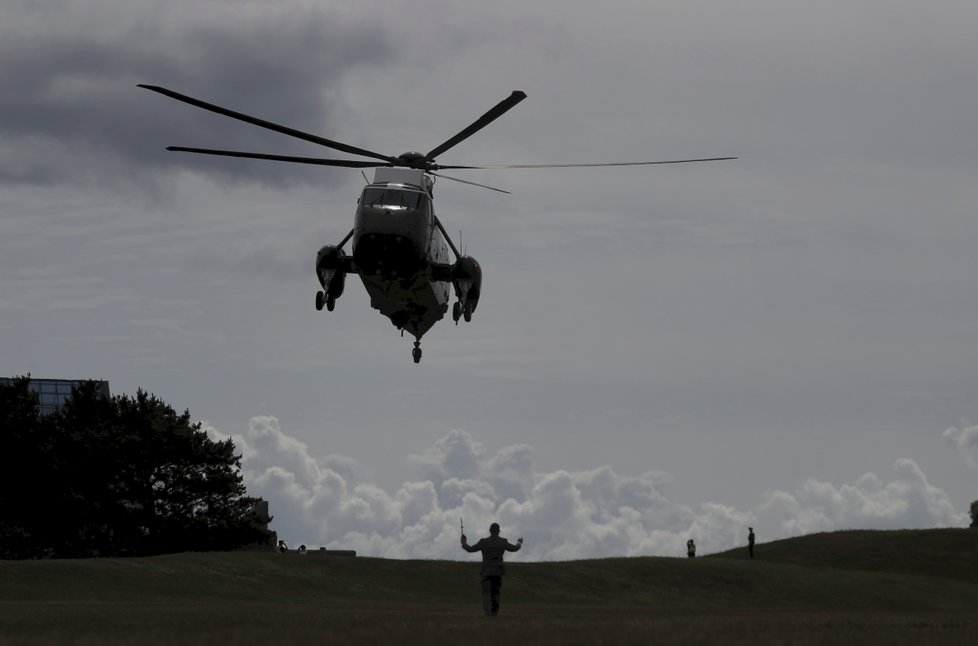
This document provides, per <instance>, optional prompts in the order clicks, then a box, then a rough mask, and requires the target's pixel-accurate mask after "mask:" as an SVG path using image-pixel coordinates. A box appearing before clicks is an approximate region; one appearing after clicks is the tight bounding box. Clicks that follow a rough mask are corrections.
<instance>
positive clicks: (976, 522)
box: [971, 500, 978, 527]
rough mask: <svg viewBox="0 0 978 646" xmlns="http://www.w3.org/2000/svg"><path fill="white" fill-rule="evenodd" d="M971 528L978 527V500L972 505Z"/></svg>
mask: <svg viewBox="0 0 978 646" xmlns="http://www.w3.org/2000/svg"><path fill="white" fill-rule="evenodd" d="M971 526H972V527H978V500H976V501H974V502H973V503H971Z"/></svg>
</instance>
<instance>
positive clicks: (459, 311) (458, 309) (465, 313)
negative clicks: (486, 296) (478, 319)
mask: <svg viewBox="0 0 978 646" xmlns="http://www.w3.org/2000/svg"><path fill="white" fill-rule="evenodd" d="M463 317H464V318H465V322H466V323H469V322H471V321H472V306H471V305H470V304H469V302H468V301H466V303H465V305H462V304H461V303H459V302H458V301H455V305H453V306H452V320H453V321H455V325H458V320H459V319H460V318H463Z"/></svg>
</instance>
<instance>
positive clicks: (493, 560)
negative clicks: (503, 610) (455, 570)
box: [462, 523, 523, 617]
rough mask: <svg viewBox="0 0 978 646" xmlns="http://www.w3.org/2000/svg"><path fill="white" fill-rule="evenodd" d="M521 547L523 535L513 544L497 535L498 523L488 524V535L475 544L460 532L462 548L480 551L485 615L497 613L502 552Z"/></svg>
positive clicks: (501, 584) (504, 568) (493, 615)
mask: <svg viewBox="0 0 978 646" xmlns="http://www.w3.org/2000/svg"><path fill="white" fill-rule="evenodd" d="M521 547H523V537H522V536H520V537H519V538H518V539H516V544H515V545H513V544H512V543H510V542H509V541H507V540H506V539H505V538H503V537H501V536H500V535H499V523H493V524H492V525H490V526H489V536H486V537H485V538H480V539H479V542H478V543H476V544H475V545H469V543H468V540H467V539H466V538H465V534H462V549H463V550H465V551H466V552H482V568H480V569H479V574H480V575H481V576H482V609H483V610H484V611H485V613H486V616H487V617H495V616H496V615H498V614H499V591H500V589H501V588H502V586H503V575H504V574H505V573H506V567H505V566H504V565H503V554H504V553H506V552H517V551H519V549H520V548H521Z"/></svg>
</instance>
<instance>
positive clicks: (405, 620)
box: [0, 529, 978, 646]
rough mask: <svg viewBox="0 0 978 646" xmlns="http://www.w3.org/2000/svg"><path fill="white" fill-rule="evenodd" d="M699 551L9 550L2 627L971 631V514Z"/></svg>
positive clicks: (961, 637) (538, 633) (249, 632)
mask: <svg viewBox="0 0 978 646" xmlns="http://www.w3.org/2000/svg"><path fill="white" fill-rule="evenodd" d="M756 554H757V558H756V559H754V560H753V561H751V560H748V559H746V550H745V549H738V550H733V551H731V552H727V553H723V554H716V555H711V556H708V557H706V558H697V559H692V560H690V559H675V558H615V559H598V560H587V561H570V562H550V563H520V562H518V561H515V562H512V563H511V564H510V565H508V566H507V567H508V574H507V577H506V579H505V581H504V586H503V598H502V601H503V607H502V612H501V614H500V616H499V617H496V618H486V617H484V616H482V610H481V603H480V596H479V594H480V593H479V580H478V574H477V572H478V565H477V564H476V563H475V562H451V561H393V560H384V559H372V558H349V557H336V556H322V555H319V554H315V553H312V554H308V555H305V556H300V555H297V554H295V553H290V554H277V553H258V552H236V553H194V554H176V555H169V556H159V557H152V558H139V559H89V560H64V561H0V645H6V644H110V645H111V644H137V643H138V644H150V645H153V644H174V645H176V644H181V645H182V644H216V645H220V646H229V645H232V644H249V645H250V644H255V645H257V644H321V643H363V644H368V643H369V644H374V643H384V644H400V643H408V642H410V643H415V644H490V643H507V644H527V643H530V644H532V643H548V642H549V643H551V644H649V643H664V644H673V643H674V644H734V645H736V644H755V645H756V644H802V645H804V644H966V643H978V531H974V530H964V529H961V530H925V531H897V532H875V531H859V532H836V533H828V534H816V535H812V536H805V537H800V538H795V539H790V540H784V541H777V542H773V543H766V544H758V545H757V547H756Z"/></svg>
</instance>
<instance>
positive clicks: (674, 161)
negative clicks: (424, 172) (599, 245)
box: [437, 157, 737, 170]
mask: <svg viewBox="0 0 978 646" xmlns="http://www.w3.org/2000/svg"><path fill="white" fill-rule="evenodd" d="M728 159H737V157H708V158H705V159H670V160H668V161H649V162H609V163H606V164H503V165H497V166H442V165H438V166H437V168H438V169H439V170H444V169H446V168H448V169H472V170H500V169H505V168H599V167H603V166H654V165H657V164H689V163H691V162H708V161H726V160H728Z"/></svg>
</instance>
